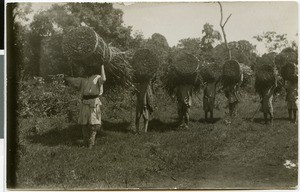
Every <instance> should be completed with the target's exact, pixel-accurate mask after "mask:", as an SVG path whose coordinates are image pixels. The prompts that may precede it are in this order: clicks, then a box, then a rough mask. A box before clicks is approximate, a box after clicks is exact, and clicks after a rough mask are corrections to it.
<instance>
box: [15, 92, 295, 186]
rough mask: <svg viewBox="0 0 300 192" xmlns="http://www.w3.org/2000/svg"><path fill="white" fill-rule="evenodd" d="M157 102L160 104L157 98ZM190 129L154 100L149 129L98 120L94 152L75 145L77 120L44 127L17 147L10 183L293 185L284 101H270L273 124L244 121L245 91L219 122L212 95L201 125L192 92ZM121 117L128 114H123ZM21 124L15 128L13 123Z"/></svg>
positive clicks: (291, 130) (249, 108)
mask: <svg viewBox="0 0 300 192" xmlns="http://www.w3.org/2000/svg"><path fill="white" fill-rule="evenodd" d="M162 100H163V102H162ZM194 101H195V102H194V105H193V107H192V110H191V123H190V130H188V131H184V130H179V129H177V122H176V104H175V102H174V101H170V100H169V101H165V99H161V98H157V103H158V104H157V109H156V111H155V112H154V114H153V115H152V120H151V122H150V125H149V126H150V127H149V129H150V130H149V132H148V133H147V134H140V135H136V134H134V128H133V126H132V124H131V123H130V122H127V121H124V120H121V119H120V118H119V119H115V120H111V119H105V116H104V126H103V128H104V131H101V132H99V134H98V136H97V143H96V146H95V147H94V148H93V149H90V150H89V149H86V148H84V147H80V146H78V144H77V143H76V140H78V139H81V130H80V128H79V127H78V126H76V125H64V124H63V125H60V124H59V123H58V125H57V126H56V128H53V127H51V126H50V127H49V128H48V130H46V131H44V132H42V133H40V134H31V136H28V137H26V138H25V139H24V141H23V144H22V146H23V147H21V148H20V150H19V161H18V162H19V163H18V167H17V170H16V171H17V183H18V185H17V187H18V188H27V189H28V188H31V189H46V188H48V189H49V188H51V189H112V188H145V189H148V188H181V189H184V188H214V189H215V188H252V189H253V188H272V189H274V188H277V189H279V188H290V187H295V186H296V185H297V167H296V168H291V169H288V168H286V167H285V166H284V163H285V161H286V160H291V161H292V162H294V163H296V164H297V163H298V162H297V157H298V155H297V151H298V148H297V147H298V144H297V143H298V129H297V125H296V124H291V123H289V121H288V120H287V119H286V117H287V113H286V109H285V103H284V101H283V100H282V99H281V100H280V99H277V100H276V101H275V104H274V107H275V109H274V110H275V122H274V126H273V127H272V126H266V125H264V124H263V121H262V119H261V118H262V114H260V113H258V114H257V118H256V119H254V122H251V121H250V120H249V118H250V117H251V115H252V114H253V112H254V111H255V109H256V107H257V98H256V97H254V96H247V97H244V98H243V103H241V104H240V106H239V109H240V117H239V118H237V119H235V120H232V121H231V120H230V122H231V123H230V124H227V123H225V119H227V120H229V119H228V118H227V117H226V113H225V112H226V111H227V110H228V109H227V108H226V106H225V102H224V98H223V97H222V96H219V98H218V101H217V102H218V103H219V104H217V105H218V107H219V110H216V111H215V120H214V123H209V124H207V123H204V120H203V116H204V114H203V111H202V108H201V102H199V99H198V98H197V97H196V98H194ZM127 115H128V118H127V119H128V120H129V119H130V118H131V117H132V116H131V114H130V113H127ZM20 128H21V129H22V125H21V127H20Z"/></svg>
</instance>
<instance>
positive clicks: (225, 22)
mask: <svg viewBox="0 0 300 192" xmlns="http://www.w3.org/2000/svg"><path fill="white" fill-rule="evenodd" d="M231 15H232V14H231V13H230V15H229V16H228V17H227V19H226V21H225V23H224V25H223V26H224V27H225V25H226V23H227V21H228V20H229V18H230V17H231Z"/></svg>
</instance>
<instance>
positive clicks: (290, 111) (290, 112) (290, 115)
mask: <svg viewBox="0 0 300 192" xmlns="http://www.w3.org/2000/svg"><path fill="white" fill-rule="evenodd" d="M289 121H290V122H292V121H293V117H292V110H291V109H289Z"/></svg>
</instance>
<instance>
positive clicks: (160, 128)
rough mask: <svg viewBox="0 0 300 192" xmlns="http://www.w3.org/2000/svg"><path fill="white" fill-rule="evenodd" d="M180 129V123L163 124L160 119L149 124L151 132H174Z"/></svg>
mask: <svg viewBox="0 0 300 192" xmlns="http://www.w3.org/2000/svg"><path fill="white" fill-rule="evenodd" d="M176 127H178V123H177V122H176V121H172V122H163V121H161V120H160V119H152V120H151V121H150V122H149V127H148V130H149V131H154V132H167V131H173V130H175V129H176Z"/></svg>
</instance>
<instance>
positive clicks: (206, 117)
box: [205, 111, 208, 122]
mask: <svg viewBox="0 0 300 192" xmlns="http://www.w3.org/2000/svg"><path fill="white" fill-rule="evenodd" d="M207 114H208V112H207V111H205V122H207Z"/></svg>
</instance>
